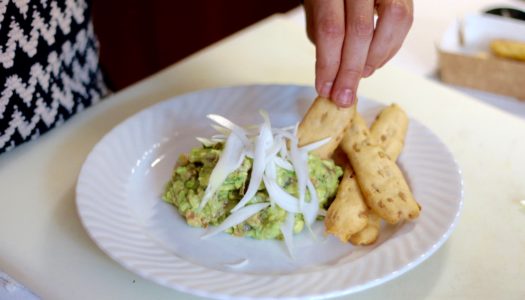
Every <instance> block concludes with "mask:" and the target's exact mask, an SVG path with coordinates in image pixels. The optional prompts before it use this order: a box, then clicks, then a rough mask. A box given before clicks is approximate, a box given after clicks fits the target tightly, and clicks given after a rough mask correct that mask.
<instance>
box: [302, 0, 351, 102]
mask: <svg viewBox="0 0 525 300" xmlns="http://www.w3.org/2000/svg"><path fill="white" fill-rule="evenodd" d="M305 9H306V11H307V15H309V19H310V20H311V22H312V23H311V25H310V28H311V29H310V30H308V32H309V36H310V38H311V39H312V40H313V42H314V44H315V45H316V63H315V74H316V78H315V88H316V90H317V93H318V94H319V95H320V96H321V97H325V98H329V97H330V93H331V90H332V86H333V84H334V81H335V77H336V75H337V71H338V69H339V64H340V63H341V48H342V46H343V40H344V35H345V9H344V2H343V0H330V1H326V0H309V1H305ZM307 20H308V19H307ZM307 22H308V21H307Z"/></svg>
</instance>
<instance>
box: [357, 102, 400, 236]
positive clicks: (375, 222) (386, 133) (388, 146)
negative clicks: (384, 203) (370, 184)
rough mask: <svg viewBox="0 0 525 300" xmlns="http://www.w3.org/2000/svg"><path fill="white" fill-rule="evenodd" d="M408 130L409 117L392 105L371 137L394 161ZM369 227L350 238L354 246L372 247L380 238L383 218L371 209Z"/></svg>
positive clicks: (384, 111)
mask: <svg viewBox="0 0 525 300" xmlns="http://www.w3.org/2000/svg"><path fill="white" fill-rule="evenodd" d="M407 129H408V117H407V115H406V114H405V112H404V111H403V109H402V108H401V107H400V106H399V105H397V104H395V103H394V104H391V105H390V106H388V107H386V108H385V109H383V110H382V111H381V112H380V113H379V115H378V116H377V118H376V120H375V121H374V123H373V124H372V127H371V128H370V137H371V138H372V139H373V140H375V141H376V142H378V144H379V145H380V146H381V147H382V148H383V149H384V150H385V153H386V154H387V155H388V156H389V157H390V159H391V160H392V161H396V160H397V157H398V156H399V154H400V153H401V150H402V149H403V145H404V142H405V136H406V132H407ZM367 217H368V218H367V225H366V226H365V228H363V229H362V230H361V231H359V232H357V233H355V234H354V235H352V236H351V237H350V242H351V243H352V244H354V245H370V244H372V243H374V242H375V241H376V240H377V238H378V236H379V228H380V226H381V218H380V217H379V216H378V215H377V214H376V213H375V212H374V211H373V210H370V209H367Z"/></svg>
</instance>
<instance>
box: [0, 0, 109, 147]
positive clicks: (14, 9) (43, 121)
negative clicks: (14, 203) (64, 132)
mask: <svg viewBox="0 0 525 300" xmlns="http://www.w3.org/2000/svg"><path fill="white" fill-rule="evenodd" d="M90 13H91V11H90V3H88V2H87V1H86V0H0V154H1V153H3V152H5V151H8V150H10V149H12V148H14V147H15V146H16V145H19V144H21V143H24V142H25V141H28V140H31V139H35V138H37V137H38V136H39V135H41V134H43V133H45V132H47V131H48V130H50V129H52V128H54V127H56V126H58V125H59V124H61V123H63V122H64V121H66V120H67V119H69V118H70V117H71V116H73V115H74V114H76V113H78V112H80V111H82V110H83V109H84V108H86V107H88V106H90V105H92V104H94V103H96V102H97V101H99V100H100V99H101V97H103V96H104V95H105V94H106V93H107V89H106V86H105V84H104V80H103V78H102V73H101V71H100V67H99V63H98V43H97V40H96V37H95V34H94V32H93V26H92V23H91V16H90Z"/></svg>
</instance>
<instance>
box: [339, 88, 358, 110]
mask: <svg viewBox="0 0 525 300" xmlns="http://www.w3.org/2000/svg"><path fill="white" fill-rule="evenodd" d="M353 98H354V94H353V93H352V90H350V89H344V90H343V91H342V92H340V93H339V94H338V95H337V97H336V99H335V100H336V101H337V103H339V105H341V106H346V107H348V106H351V105H352V102H353Z"/></svg>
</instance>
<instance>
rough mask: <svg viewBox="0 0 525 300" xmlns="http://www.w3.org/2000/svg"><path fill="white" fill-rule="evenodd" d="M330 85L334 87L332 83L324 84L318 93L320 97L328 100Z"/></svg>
mask: <svg viewBox="0 0 525 300" xmlns="http://www.w3.org/2000/svg"><path fill="white" fill-rule="evenodd" d="M332 85H334V83H333V82H326V83H325V84H324V85H323V87H322V88H321V91H320V94H319V95H320V96H321V97H325V98H328V97H329V96H330V92H331V91H332Z"/></svg>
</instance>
